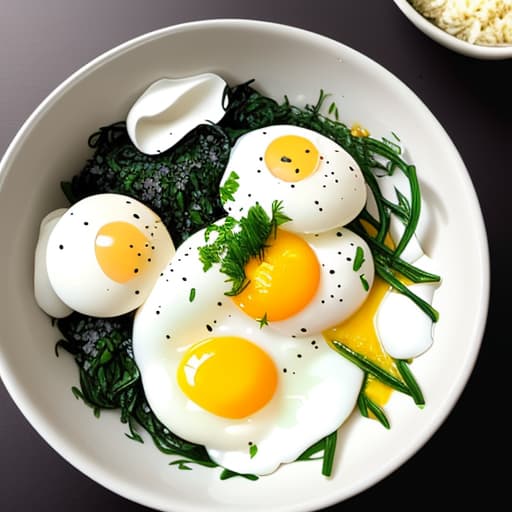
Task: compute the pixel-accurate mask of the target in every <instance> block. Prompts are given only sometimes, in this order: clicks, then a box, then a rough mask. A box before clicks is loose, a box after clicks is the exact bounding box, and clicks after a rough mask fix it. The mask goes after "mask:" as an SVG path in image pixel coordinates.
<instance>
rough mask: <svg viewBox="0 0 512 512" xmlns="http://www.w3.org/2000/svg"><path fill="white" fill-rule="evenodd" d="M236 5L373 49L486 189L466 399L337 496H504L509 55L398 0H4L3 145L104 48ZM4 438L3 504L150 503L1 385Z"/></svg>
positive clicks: (19, 510) (460, 502)
mask: <svg viewBox="0 0 512 512" xmlns="http://www.w3.org/2000/svg"><path fill="white" fill-rule="evenodd" d="M228 17H229V18H253V19H262V20H269V21H276V22H281V23H286V24H289V25H295V26H298V27H302V28H305V29H308V30H312V31H314V32H318V33H320V34H323V35H326V36H328V37H331V38H333V39H336V40H338V41H340V42H343V43H345V44H347V45H349V46H351V47H353V48H355V49H357V50H359V51H361V52H363V53H365V54H366V55H368V56H369V57H371V58H373V59H374V60H376V61H377V62H379V63H380V64H382V65H384V66H385V67H386V68H388V69H389V70H390V71H391V72H393V73H394V74H395V75H396V76H398V77H399V78H400V79H401V80H402V81H404V82H405V83H406V84H407V85H408V86H409V87H411V88H412V89H413V90H414V91H415V92H416V93H417V95H418V96H419V97H420V98H421V99H422V100H423V101H424V102H425V103H426V105H427V106H428V107H429V108H430V109H431V110H432V112H433V113H434V115H435V116H436V117H437V118H438V119H439V121H440V122H441V124H442V125H443V126H444V127H445V129H446V130H447V132H448V133H449V135H450V136H451V137H452V139H453V141H454V143H455V145H456V146H457V148H458V149H459V151H460V153H461V155H462V158H463V159H464V161H465V163H466V165H467V167H468V170H469V172H470V175H471V178H472V180H473V183H474V185H475V188H476V190H477V193H478V195H479V198H480V201H481V206H482V210H483V213H484V218H485V221H486V225H487V230H488V236H489V244H490V251H491V262H492V293H491V306H490V312H489V320H488V324H487V329H486V333H485V337H484V341H483V345H482V350H481V353H480V357H479V359H478V362H477V365H476V367H475V370H474V372H473V375H472V377H471V379H470V381H469V383H468V386H467V388H466V390H465V392H464V393H463V395H462V397H461V399H460V400H459V402H458V404H457V406H456V408H455V410H454V411H453V412H452V414H451V415H450V416H449V418H448V419H447V421H446V422H445V423H444V425H443V426H442V428H441V429H440V430H439V431H438V432H437V433H436V434H435V435H434V436H433V438H432V439H431V440H430V442H429V443H428V444H427V445H426V446H425V447H424V448H423V449H422V450H420V451H419V453H417V454H416V455H415V456H414V457H412V459H411V460H410V461H409V462H407V463H406V464H405V465H404V466H402V467H401V468H400V469H399V470H397V471H396V472H395V473H394V474H392V475H391V476H389V477H388V478H386V479H385V480H384V481H382V482H381V483H379V484H377V485H376V486H374V487H373V488H372V489H370V490H368V491H366V492H364V493H363V494H361V495H359V496H356V497H354V498H352V499H350V500H348V501H346V502H344V503H343V505H342V506H340V508H342V509H343V510H346V511H349V510H360V509H362V508H363V507H370V506H382V505H384V506H386V508H387V507H388V506H389V507H390V508H391V507H400V508H402V507H403V508H411V509H412V507H415V506H417V505H422V507H423V508H424V509H427V507H432V508H434V507H435V508H437V507H440V506H441V507H443V508H444V506H446V505H452V504H453V505H455V506H458V507H463V506H468V505H471V504H472V503H473V502H474V501H475V500H476V499H483V500H490V502H488V505H489V506H490V507H491V508H494V507H493V505H497V504H498V503H499V502H501V499H502V497H504V496H505V489H506V484H505V483H504V475H505V473H507V471H508V459H507V457H506V453H509V448H510V437H509V436H508V435H507V433H508V432H507V430H508V429H507V427H506V420H505V418H504V414H506V413H508V412H509V411H508V409H509V407H508V405H507V404H508V403H510V400H509V396H508V392H507V386H506V377H505V373H506V371H507V370H506V368H507V367H508V366H509V361H508V360H506V359H505V358H504V356H505V353H507V354H509V353H510V350H509V348H508V343H509V338H510V334H509V331H510V327H509V323H508V322H506V317H507V315H508V316H509V314H508V313H507V312H506V309H507V310H508V304H509V303H510V299H509V295H510V292H509V290H508V286H507V285H508V284H509V283H510V278H509V268H510V267H509V265H506V260H508V253H507V251H506V249H505V243H506V241H507V238H508V235H509V234H510V233H511V229H510V225H509V224H508V222H509V221H510V219H511V218H512V215H511V213H512V211H511V200H510V190H511V185H512V183H511V178H510V174H511V171H512V168H511V164H510V145H511V140H512V94H511V91H512V87H511V82H510V79H509V78H508V76H510V69H511V68H512V60H511V61H508V62H507V61H502V62H491V61H487V62H484V61H476V60H471V59H469V58H466V57H463V56H460V55H457V54H454V53H451V52H450V51H448V50H446V49H445V48H443V47H440V46H438V45H436V44H435V43H433V42H432V41H431V40H429V39H427V38H426V37H425V36H424V35H423V34H421V33H419V32H418V31H416V30H415V29H414V28H413V27H412V26H411V25H409V24H408V22H407V21H406V19H405V18H404V17H403V15H402V14H401V13H400V12H399V11H398V9H397V8H396V7H395V5H394V4H393V3H392V2H391V1H390V0H388V1H382V0H359V1H357V2H356V1H350V2H349V1H347V0H345V1H342V0H338V1H337V2H331V1H327V0H314V1H309V2H308V1H304V0H295V1H294V2H290V1H289V0H288V1H283V0H258V1H257V2H251V3H249V2H247V3H246V4H244V3H243V2H240V0H222V1H211V2H207V1H205V0H203V1H201V0H178V1H171V0H148V1H142V0H140V1H135V0H45V1H38V0H32V1H29V0H17V1H12V0H0V154H2V153H3V152H4V151H5V149H6V148H7V145H8V144H9V142H10V141H11V139H12V138H13V136H14V135H15V133H16V131H17V130H18V129H19V127H20V126H21V124H22V122H23V121H24V120H25V118H26V117H27V116H28V115H29V114H30V113H31V112H32V110H33V109H34V108H35V107H36V106H37V105H38V104H39V103H40V101H42V100H43V99H44V97H45V96H46V95H47V94H48V93H49V92H50V91H51V90H52V89H53V88H54V87H55V86H57V85H58V84H59V83H60V82H61V81H62V80H63V79H65V78H66V77H67V76H68V75H69V74H70V73H71V72H73V71H75V70H76V69H78V68H79V67H81V66H82V65H83V64H85V63H87V62H88V61H89V60H90V59H92V58H94V57H96V56H97V55H99V54H100V53H102V52H103V51H105V50H107V49H109V48H111V47H113V46H115V45H117V44H119V43H121V42H123V41H125V40H127V39H130V38H132V37H134V36H137V35H140V34H142V33H144V32H147V31H150V30H153V29H157V28H161V27H164V26H168V25H174V24H176V23H181V22H184V21H191V20H198V19H206V18H228ZM425 143H426V144H428V141H425ZM432 151H435V148H432ZM455 193H456V191H455ZM461 229H467V227H464V226H461ZM507 247H508V244H507ZM462 293H464V292H463V291H462V290H461V294H462ZM499 362H501V364H499ZM0 439H1V441H2V448H1V452H0V453H1V455H0V510H2V511H6V512H7V511H9V512H24V511H28V510H34V511H57V510H73V511H74V512H82V511H83V512H85V511H90V510H91V509H95V510H99V511H104V510H105V511H107V510H108V511H111V512H114V511H117V510H119V511H121V510H122V511H123V512H135V511H137V512H142V511H144V510H149V509H146V508H145V507H142V506H140V505H137V504H134V503H131V502H128V501H127V500H125V499H123V498H121V497H119V496H117V495H114V494H112V493H111V492H109V491H108V490H106V489H104V488H102V487H101V486H99V485H97V484H96V483H95V482H93V481H91V480H90V479H89V478H87V477H85V476H84V475H82V474H81V473H79V472H78V471H77V470H75V469H74V468H73V467H72V466H70V465H69V464H68V463H67V462H66V461H64V460H63V459H62V458H61V457H60V456H59V455H58V454H57V453H55V452H54V451H53V450H52V449H51V448H50V447H49V446H48V445H47V444H46V443H45V442H44V440H43V439H42V438H41V437H40V436H39V435H38V434H37V433H36V432H35V431H34V430H33V429H32V427H31V426H30V425H29V423H28V422H27V421H26V420H25V419H24V417H23V416H22V415H21V414H20V412H19V410H18V409H17V408H16V406H15V405H14V403H13V402H12V400H11V399H10V397H9V396H8V394H7V393H6V391H5V389H4V387H3V386H2V385H1V384H0ZM503 462H504V464H505V470H500V469H499V468H498V466H497V464H500V466H501V464H502V463H503ZM502 471H505V473H503V472H502ZM484 478H485V479H486V482H487V483H486V484H484V483H483V479H484Z"/></svg>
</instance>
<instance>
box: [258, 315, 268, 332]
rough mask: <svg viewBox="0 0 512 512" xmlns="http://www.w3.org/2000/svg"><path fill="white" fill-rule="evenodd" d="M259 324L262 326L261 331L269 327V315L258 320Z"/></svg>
mask: <svg viewBox="0 0 512 512" xmlns="http://www.w3.org/2000/svg"><path fill="white" fill-rule="evenodd" d="M258 323H259V324H260V329H263V327H264V326H265V325H268V318H267V313H265V314H264V315H263V316H262V317H261V318H259V319H258Z"/></svg>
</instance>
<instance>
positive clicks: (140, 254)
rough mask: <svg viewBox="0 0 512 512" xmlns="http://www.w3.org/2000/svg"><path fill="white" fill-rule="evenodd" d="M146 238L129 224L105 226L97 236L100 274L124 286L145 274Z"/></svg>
mask: <svg viewBox="0 0 512 512" xmlns="http://www.w3.org/2000/svg"><path fill="white" fill-rule="evenodd" d="M151 251H152V249H151V247H150V244H149V241H148V239H147V238H146V237H145V236H144V234H143V233H142V232H141V231H139V229H137V228H136V227H135V226H133V225H132V224H130V223H128V222H124V221H116V222H110V223H109V224H105V225H104V226H102V227H101V228H100V230H99V231H98V234H97V235H96V241H95V252H96V259H97V261H98V264H99V266H100V267H101V269H102V270H103V272H104V273H105V274H106V275H107V276H108V277H110V279H112V280H113V281H116V282H118V283H126V282H128V281H129V280H130V279H133V278H134V277H136V276H138V275H140V274H141V273H143V272H144V268H145V267H146V265H147V264H148V263H149V262H150V261H151Z"/></svg>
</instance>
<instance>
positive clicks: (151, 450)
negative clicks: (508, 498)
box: [0, 20, 489, 512]
mask: <svg viewBox="0 0 512 512" xmlns="http://www.w3.org/2000/svg"><path fill="white" fill-rule="evenodd" d="M184 49H186V51H184ZM177 50H180V51H177ZM207 71H212V72H216V73H218V74H220V75H221V76H222V77H224V78H225V79H226V80H227V81H228V82H230V83H237V82H241V81H245V80H247V79H250V78H253V77H254V78H256V79H257V81H256V83H255V86H256V87H257V88H259V89H260V90H261V91H263V92H265V93H267V94H270V95H272V96H273V97H275V98H277V99H282V98H283V95H284V94H287V96H288V98H289V99H290V101H291V102H293V103H296V104H301V105H303V104H304V103H306V102H309V103H313V102H315V101H316V99H317V97H318V94H319V91H320V89H324V90H326V92H330V93H332V99H333V100H335V101H336V102H337V104H338V106H339V110H340V112H341V115H342V118H343V120H344V121H345V122H346V123H348V124H352V123H354V122H360V123H362V124H364V126H365V127H367V128H368V129H369V130H370V132H371V133H372V134H374V135H378V134H389V133H390V132H391V131H393V132H394V133H396V134H399V136H400V137H401V140H402V142H403V144H404V145H405V146H406V147H407V149H408V154H409V155H410V157H411V159H412V160H413V161H414V162H415V163H416V165H417V169H418V174H419V178H420V182H421V186H422V188H423V193H424V196H425V200H426V205H427V206H428V209H429V210H430V212H431V222H430V224H429V226H428V229H427V235H428V236H427V237H426V240H425V248H426V249H427V251H428V252H429V253H430V255H431V256H432V257H433V258H435V259H436V260H437V261H438V262H439V264H440V268H441V273H442V275H443V279H444V282H443V284H442V286H441V288H440V290H439V292H438V294H437V299H438V300H437V304H436V305H437V307H438V309H439V311H440V313H441V320H440V321H439V323H438V325H437V326H436V340H435V344H434V347H433V348H432V349H431V350H430V351H429V352H428V353H427V354H426V355H424V356H422V357H421V358H419V359H418V360H417V361H416V362H415V363H414V365H413V367H414V372H415V374H416V376H417V378H418V380H419V382H420V384H421V386H422V388H423V391H424V393H425V396H426V400H427V406H426V407H425V409H424V410H420V409H418V408H417V407H415V406H414V405H413V404H412V402H411V401H410V399H407V398H406V397H404V396H402V395H399V394H397V393H396V394H394V396H393V398H392V400H391V402H390V403H389V404H388V406H386V410H387V412H388V415H389V417H390V420H391V423H392V428H391V430H389V431H387V430H385V429H383V428H382V427H381V426H380V425H379V424H377V422H375V421H371V420H365V419H363V418H361V417H360V416H359V415H358V414H354V415H353V417H352V418H351V420H350V421H349V422H348V423H346V424H345V425H344V426H343V427H342V435H341V436H340V437H341V442H340V445H339V449H338V451H337V459H336V462H335V469H334V475H333V477H332V478H330V479H325V478H324V477H322V476H321V474H320V467H319V463H317V462H308V463H296V464H290V465H287V466H286V467H282V468H280V469H279V470H278V471H277V472H276V473H274V474H273V475H271V476H268V477H264V478H260V479H259V480H258V481H257V482H250V481H246V480H244V479H240V478H239V479H230V480H226V481H221V480H219V478H218V472H216V471H215V470H210V469H204V468H194V470H193V471H179V470H177V469H176V468H175V467H170V466H168V462H169V460H170V458H169V457H168V456H166V455H164V454H162V453H161V452H159V451H158V450H157V449H156V448H155V447H154V446H153V445H152V443H151V441H150V440H147V442H146V443H145V444H143V445H141V444H138V443H134V442H133V441H130V440H129V439H127V438H126V437H125V436H124V433H125V432H126V431H127V428H126V426H125V425H122V424H121V423H120V422H119V415H118V413H117V412H111V413H103V414H102V415H101V417H100V419H97V418H95V417H94V416H93V414H92V412H91V410H90V409H89V408H87V407H86V406H84V404H83V403H82V402H81V401H78V400H76V399H75V398H74V396H73V395H72V393H71V391H70V388H71V386H73V385H78V372H77V368H76V366H75V364H74V362H73V360H72V358H71V357H70V356H68V355H67V354H62V355H61V357H59V358H57V357H55V354H54V344H55V342H56V340H57V339H58V335H57V333H56V331H55V330H54V329H53V328H52V326H51V325H50V322H49V320H48V318H47V317H46V316H45V315H44V314H43V313H42V312H41V311H40V310H39V309H38V308H37V306H36V304H35V301H34V296H33V289H32V279H33V277H32V276H33V274H32V267H33V253H34V247H35V243H36V238H37V232H38V226H39V222H40V220H41V219H42V217H43V216H44V215H45V214H46V213H47V212H48V211H50V210H52V209H54V208H57V207H61V206H65V205H66V201H65V199H64V197H63V195H62V193H61V192H60V189H59V182H60V181H61V180H62V179H66V178H70V177H71V176H72V175H73V174H74V173H76V172H77V171H78V170H79V169H80V168H81V167H82V166H83V164H84V161H85V159H86V157H87V156H88V155H89V154H90V150H89V149H88V147H87V144H86V142H87V138H88V136H89V134H91V133H92V132H94V131H95V130H96V129H97V128H98V127H100V126H103V125H106V124H110V123H112V122H114V121H117V120H120V119H123V118H124V117H125V115H126V113H127V112H128V110H129V108H130V106H131V105H132V103H133V102H134V101H135V99H136V98H137V97H138V96H139V95H140V94H141V92H142V91H143V90H145V88H146V87H147V86H148V85H149V84H150V83H151V82H153V81H155V80H156V79H158V78H161V77H164V76H171V77H173V76H174V77H177V76H187V75H191V74H194V73H201V72H207ZM0 172H1V174H0V239H1V240H2V251H1V252H0V287H1V289H2V291H3V293H2V295H1V299H0V301H1V302H0V343H1V344H0V375H1V377H2V379H3V381H4V383H5V385H6V387H7V389H8V391H9V393H10V394H11V396H12V398H13V399H14V401H15V402H16V404H17V405H18V407H19V408H20V409H21V411H22V412H23V414H24V415H25V416H26V418H27V419H28V421H29V422H30V423H31V424H32V425H33V427H34V428H35V429H36V430H37V431H38V432H39V433H40V435H41V436H42V437H43V438H44V439H45V440H46V441H47V442H48V443H49V444H50V445H51V446H52V447H53V448H54V449H55V450H56V451H57V452H58V453H60V454H61V455H62V456H63V457H64V458H65V459H67V460H68V461H69V462H70V463H71V464H73V465H74V466H75V467H77V468H78V469H79V470H81V471H82V472H84V473H85V474H86V475H88V476H89V477H91V478H92V479H94V480H96V481H97V482H99V483H100V484H102V485H103V486H105V487H107V488H109V489H110V490H112V491H114V492H116V493H118V494H120V495H122V496H124V497H126V498H128V499H130V500H133V501H135V502H138V503H141V504H144V505H146V506H149V507H152V508H155V509H159V510H164V511H170V510H173V511H177V510H182V511H199V510H204V509H205V508H208V510H218V511H221V510H222V511H229V510H232V511H234V510H237V511H240V510H244V511H250V510H262V509H263V508H264V509H266V510H267V511H269V512H271V511H280V512H283V511H300V510H315V509H319V508H322V507H326V506H329V505H332V504H334V503H336V502H340V501H342V500H344V499H346V498H348V497H350V496H353V495H354V494H357V493H360V492H362V491H363V490H365V489H367V488H368V487H370V486H372V485H373V484H375V483H376V482H378V481H380V480H381V479H383V478H384V477H386V476H387V475H389V474H390V473H391V472H392V471H393V470H395V469H396V468H397V467H399V466H400V465H401V464H402V463H404V462H405V461H406V460H407V459H409V458H410V457H411V456H412V455H413V454H414V453H415V452H416V451H417V450H418V449H419V448H420V447H421V446H422V445H423V444H424V443H425V442H426V441H427V440H428V439H429V438H430V436H431V435H432V434H433V433H434V432H435V431H436V430H437V429H438V428H439V426H440V425H441V424H442V422H443V421H444V420H445V418H446V416H447V415H448V413H449V412H450V410H451V409H452V407H453V406H454V404H455V403H456V401H457V399H458V397H459V396H460V394H461V392H462V390H463V388H464V386H465V384H466V382H467V380H468V378H469V376H470V373H471V372H472V369H473V366H474V363H475V360H476V357H477V355H478V351H479V347H480V343H481V338H482V333H483V329H484V324H485V321H486V314H487V304H488V293H489V262H488V252H487V251H488V249H487V240H486V233H485V228H484V224H483V220H482V215H481V211H480V208H479V204H478V200H477V197H476V195H475V192H474V189H473V186H472V184H471V181H470V178H469V175H468V173H467V170H466V168H465V166H464V164H463V162H462V160H461V158H460V156H459V154H458V152H457V150H456V149H455V147H454V145H453V144H452V142H451V141H450V139H449V137H448V136H447V134H446V132H445V131H444V129H443V128H442V127H441V126H440V124H439V123H438V122H437V121H436V119H435V118H434V116H433V115H432V114H431V113H430V111H429V110H428V109H427V108H426V107H425V105H424V104H423V103H422V102H421V101H420V100H419V99H418V97H417V96H416V95H415V94H414V93H413V92H412V91H411V90H410V89H408V88H407V87H406V86H405V85H404V84H403V83H401V82H400V81H399V80H398V79H397V78H396V77H394V76H393V75H392V74H391V73H389V72H388V71H386V70H385V69H384V68H382V67H381V66H379V65H378V64H376V63H375V62H373V61H371V60H370V59H368V58H367V57H365V56H364V55H361V54H360V53H358V52H356V51H354V50H352V49H350V48H348V47H346V46H344V45H342V44H340V43H338V42H336V41H333V40H330V39H327V38H325V37H322V36H320V35H316V34H313V33H309V32H306V31H303V30H299V29H296V28H291V27H287V26H282V25H276V24H271V23H265V22H257V21H245V20H214V21H203V22H194V23H188V24H184V25H178V26H174V27H170V28H165V29H163V30H159V31H156V32H153V33H150V34H147V35H144V36H142V37H139V38H136V39H134V40H132V41H129V42H127V43H125V44H123V45H121V46H119V47H117V48H114V49H113V50H111V51H109V52H107V53H106V54H104V55H102V56H100V57H98V58H97V59H95V60H94V61H93V62H91V63H90V64H88V65H86V66H85V67H84V68H82V69H80V70H79V71H78V72H76V73H75V74H74V75H72V76H71V77H70V78H69V79H68V80H66V81H65V82H64V83H63V84H62V85H60V86H59V87H58V88H57V89H56V90H55V91H54V92H53V93H52V94H51V95H50V96H49V97H48V98H47V99H46V100H45V101H44V102H43V103H42V104H41V105H40V107H39V108H38V109H37V110H36V111H35V112H34V113H33V114H32V115H31V116H30V118H29V119H28V120H27V122H26V123H25V124H24V126H23V127H22V129H21V130H20V132H19V133H18V135H17V136H16V137H15V139H14V140H13V142H12V144H11V145H10V147H9V149H8V150H7V153H6V154H5V156H4V158H3V160H2V162H1V164H0ZM464 226H466V227H467V226H470V229H468V228H464Z"/></svg>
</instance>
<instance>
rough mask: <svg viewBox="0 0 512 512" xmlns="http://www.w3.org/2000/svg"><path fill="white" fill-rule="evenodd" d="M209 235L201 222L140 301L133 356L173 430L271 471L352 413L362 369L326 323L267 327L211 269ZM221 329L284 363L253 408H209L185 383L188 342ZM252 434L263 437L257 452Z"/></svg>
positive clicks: (242, 467) (155, 406)
mask: <svg viewBox="0 0 512 512" xmlns="http://www.w3.org/2000/svg"><path fill="white" fill-rule="evenodd" d="M204 243H205V242H204V232H202V231H201V232H198V233H196V234H195V235H193V236H192V237H190V238H189V239H188V240H187V241H186V242H185V243H184V244H183V245H182V246H181V247H180V248H178V250H177V252H176V254H175V256H174V258H173V259H172V261H171V262H170V263H169V265H168V266H167V267H166V268H165V270H164V271H163V272H162V275H161V276H160V277H159V279H158V281H157V283H156V285H155V287H154V289H153V291H152V293H151V294H150V295H149V297H148V299H147V300H146V302H145V303H144V304H143V305H142V306H141V307H140V308H139V309H138V311H137V313H136V316H135V320H134V328H133V348H134V357H135V361H136V363H137V365H138V367H139V369H140V372H141V377H142V382H143V386H144V391H145V395H146V397H147V400H148V403H149V405H150V407H151V409H152V410H153V412H154V413H155V414H156V416H157V417H158V418H159V420H160V421H161V422H162V423H163V424H164V425H166V426H167V427H168V428H169V429H170V430H171V431H173V432H174V433H175V434H177V435H179V436H181V437H183V438H184V439H187V440H189V441H191V442H195V443H199V444H202V445H205V446H206V449H207V450H208V453H209V454H210V456H211V457H212V459H213V460H215V461H216V462H218V463H219V464H221V465H222V466H224V467H227V468H229V469H231V470H233V471H237V472H241V473H248V472H249V473H255V474H266V473H270V472H272V471H274V470H275V469H276V468H277V467H278V466H279V465H280V464H281V463H284V462H290V461H293V460H295V459H296V458H297V457H298V456H299V455H300V454H301V453H302V452H303V451H304V450H305V449H306V448H308V447H309V446H311V445H312V444H314V443H315V442H316V441H318V440H320V439H321V438H323V437H324V436H326V435H328V434H330V433H331V432H333V431H334V430H336V429H337V428H338V427H339V426H340V425H341V424H342V423H343V422H344V420H345V419H346V418H347V416H348V415H349V414H350V412H351V411H352V410H353V408H354V405H355V403H356V400H357V396H358V394H359V390H360V387H361V384H362V379H363V373H362V372H361V370H359V369H358V368H357V367H355V366H354V365H352V364H351V363H349V362H348V361H347V360H345V359H344V358H343V357H341V356H339V355H338V354H336V353H335V352H334V351H333V350H332V349H331V348H329V346H328V345H327V344H326V343H325V341H324V340H323V338H322V336H321V335H320V334H319V333H316V334H310V335H309V336H304V337H302V338H300V339H299V338H293V337H291V336H284V335H282V334H279V333H277V332H275V331H273V330H272V329H271V327H270V326H264V327H263V328H260V326H259V324H258V322H257V321H256V320H254V319H252V318H249V317H248V316H246V315H245V314H244V313H242V312H241V311H240V310H239V309H238V307H237V306H236V305H235V304H234V303H233V302H232V301H231V299H230V298H229V297H226V296H225V295H224V292H225V291H227V290H228V289H229V285H228V283H226V282H225V278H226V276H225V275H223V274H221V273H220V272H219V271H218V269H217V268H215V267H213V268H211V269H210V270H208V271H207V272H204V271H203V268H202V264H201V263H200V261H199V259H198V254H197V248H198V247H199V246H201V245H204ZM192 289H193V290H194V292H193V293H191V290H192ZM215 336H240V337H243V338H246V339H247V340H250V341H252V342H253V343H256V344H257V345H258V346H259V347H260V348H262V349H263V350H264V351H266V352H267V353H268V354H269V356H270V357H271V358H272V360H273V361H274V363H275V365H276V368H277V371H278V375H279V382H278V386H277V390H276V393H275V395H274V397H273V398H272V400H271V401H270V402H269V403H268V404H267V405H265V406H264V407H263V408H262V409H260V410H259V411H257V412H256V413H254V414H251V415H250V416H248V417H246V418H243V419H227V418H222V417H220V416H216V415H214V414H211V413H210V412H208V411H206V410H204V409H203V408H201V407H200V406H198V405H197V404H195V403H194V402H192V401H191V400H190V399H189V398H188V397H187V396H186V395H185V394H184V393H183V391H182V390H181V388H180V387H179V385H178V381H177V375H176V371H177V368H178V365H179V363H180V361H181V358H182V356H183V354H184V352H185V351H186V350H187V349H188V348H189V347H191V346H192V345H193V344H194V343H196V342H199V341H201V340H203V339H205V338H210V337H215ZM249 443H252V445H256V446H257V453H256V455H255V456H253V457H251V454H250V451H249V447H250V444H249Z"/></svg>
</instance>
